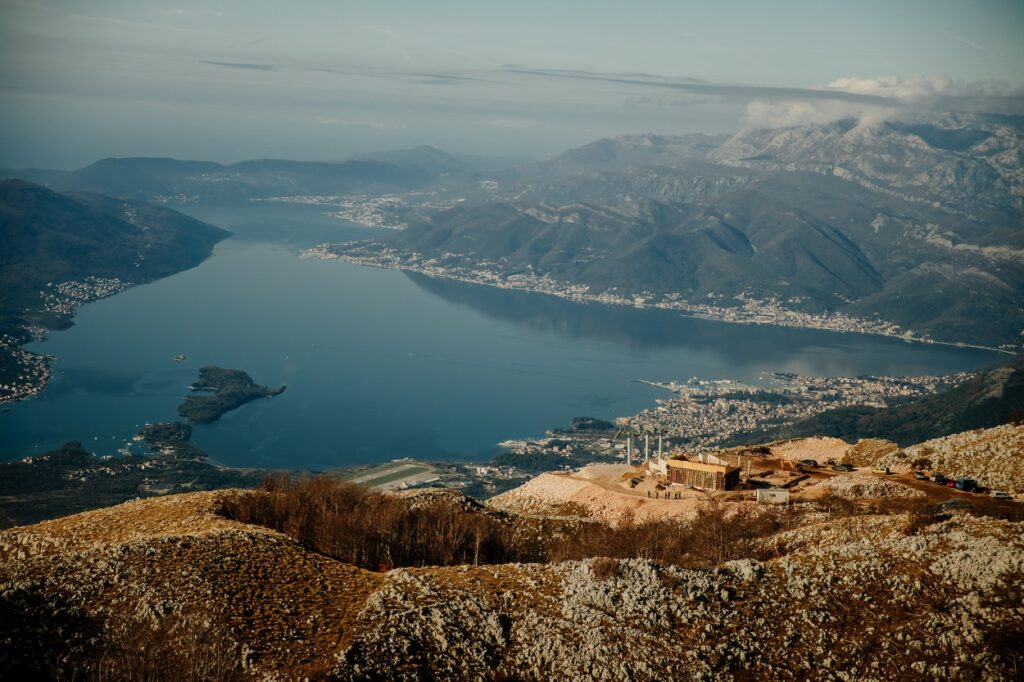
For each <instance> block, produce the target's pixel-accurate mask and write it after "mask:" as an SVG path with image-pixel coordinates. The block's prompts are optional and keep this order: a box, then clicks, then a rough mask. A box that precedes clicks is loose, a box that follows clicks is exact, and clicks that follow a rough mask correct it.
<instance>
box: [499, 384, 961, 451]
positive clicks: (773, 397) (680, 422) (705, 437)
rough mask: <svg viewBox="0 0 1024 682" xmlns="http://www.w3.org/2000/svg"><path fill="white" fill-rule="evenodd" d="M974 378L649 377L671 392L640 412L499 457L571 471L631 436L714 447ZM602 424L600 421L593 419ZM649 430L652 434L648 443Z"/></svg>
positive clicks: (671, 446) (668, 445) (513, 447)
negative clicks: (750, 380) (830, 412)
mask: <svg viewBox="0 0 1024 682" xmlns="http://www.w3.org/2000/svg"><path fill="white" fill-rule="evenodd" d="M970 376H972V375H971V374H970V373H966V372H960V373H957V374H950V375H945V376H941V377H939V376H918V377H885V376H882V377H818V376H801V375H797V374H791V373H781V372H771V373H768V374H766V375H764V376H763V377H762V381H761V382H760V383H759V384H757V385H754V384H746V383H742V382H738V381H733V380H729V379H723V380H708V379H700V378H697V377H694V378H692V379H689V380H687V381H681V382H676V381H668V382H657V381H644V382H643V383H646V384H649V385H650V386H652V387H655V388H659V389H663V390H665V391H668V392H669V393H670V397H668V398H661V399H656V400H655V403H656V405H655V406H654V407H651V408H648V409H646V410H643V411H641V412H640V413H638V414H635V415H632V416H628V417H620V418H618V419H617V420H616V422H615V423H614V424H612V423H608V422H604V423H601V427H600V428H593V429H591V428H588V429H580V428H569V429H558V430H552V431H549V432H547V433H546V434H545V435H544V436H543V437H539V438H527V439H512V440H507V441H503V442H501V443H499V444H498V445H499V447H501V448H502V449H504V450H505V452H506V454H505V455H499V456H498V457H497V458H496V460H495V461H496V462H500V463H501V464H503V465H511V466H515V465H518V466H519V467H521V468H524V469H526V470H533V469H537V470H544V469H547V470H559V469H562V470H565V469H571V468H576V467H579V466H581V465H583V464H589V463H594V462H616V461H625V458H626V448H627V445H626V440H627V437H628V435H629V434H631V433H632V434H639V435H638V436H634V438H633V441H634V442H633V447H634V448H635V450H634V457H643V456H644V449H645V448H646V449H648V451H649V452H650V453H652V454H653V453H654V452H655V450H656V448H657V441H658V438H657V435H658V434H660V435H661V436H662V440H663V443H662V445H663V448H664V449H665V451H671V452H672V453H674V454H678V453H687V454H695V453H703V452H714V451H716V450H719V449H721V448H722V447H723V446H725V445H726V444H727V443H729V442H730V439H732V438H734V437H736V436H739V435H742V434H747V433H752V432H756V431H760V430H764V429H767V428H771V427H777V426H785V425H788V424H791V423H793V422H796V421H798V420H800V419H805V418H807V417H811V416H814V415H816V414H820V413H822V412H824V411H826V410H832V409H836V408H840V407H849V406H852V405H867V406H876V407H885V406H892V405H896V404H899V403H902V402H906V401H909V400H913V399H915V398H919V397H922V396H925V395H930V394H934V393H936V392H939V391H943V390H946V389H948V388H950V387H952V386H954V385H956V384H959V383H961V382H963V381H965V380H966V379H968V378H970ZM592 421H596V420H592ZM643 434H649V435H648V438H647V439H646V440H645V438H644V435H643Z"/></svg>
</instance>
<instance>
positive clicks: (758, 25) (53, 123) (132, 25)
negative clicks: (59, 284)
mask: <svg viewBox="0 0 1024 682" xmlns="http://www.w3.org/2000/svg"><path fill="white" fill-rule="evenodd" d="M1022 35H1024V1H1022V0H975V1H971V2H966V1H965V2H951V1H949V0H929V1H922V0H907V1H903V2H900V1H898V0H888V1H887V2H875V1H874V0H861V1H860V2H832V1H829V0H817V1H813V2H812V1H804V0H773V1H772V2H752V1H751V2H732V1H728V0H723V1H720V2H714V3H706V2H701V3H697V2H685V1H682V0H675V1H671V2H643V1H642V0H636V1H634V2H629V3H626V2H622V1H621V0H588V1H580V2H575V1H573V2H569V1H563V0H546V1H543V2H540V1H535V0H516V1H515V2H486V1H483V0H477V1H476V2H463V1H461V0H438V1H427V0H418V1H416V2H396V1H392V0H376V1H374V2H353V1H349V0H333V1H330V0H295V1H294V2H282V1H281V0H269V1H267V0H246V1H244V2H243V1H238V2H216V1H213V0H208V1H206V2H175V1H174V0H170V1H169V2H154V1H153V0H131V1H121V0H96V1H89V2H86V1H84V0H80V1H78V2H70V1H59V0H36V1H30V0H0V125H2V130H3V135H2V136H0V167H9V168H10V167H47V168H65V169H71V168H77V167H81V166H84V165H86V164H88V163H91V162H92V161H95V160H96V159H99V158H103V157H108V156H171V157H176V158H191V159H204V160H214V161H221V162H233V161H238V160H242V159H250V158H270V157H273V158H289V159H310V160H340V159H344V158H346V157H348V156H350V155H352V154H358V153H365V152H370V151H379V150H387V149H397V148H405V147H413V146H418V145H423V144H429V145H433V146H436V147H439V148H441V149H444V150H446V151H450V152H454V153H459V154H473V155H481V156H506V157H543V156H550V155H553V154H555V153H557V152H559V151H562V150H564V149H567V148H570V147H573V146H578V145H580V144H584V143H587V142H589V141H592V140H595V139H598V138H601V137H607V136H612V135H620V134H627V133H640V132H655V133H662V134H684V133H691V132H706V133H721V132H732V131H735V130H738V129H740V128H742V127H744V126H768V127H780V126H784V125H793V124H799V123H823V122H827V121H829V120H836V119H838V118H842V117H847V116H856V117H858V118H860V119H862V120H865V121H871V120H883V119H886V118H892V117H896V116H903V117H908V116H911V115H920V114H923V113H946V112H950V111H954V112H955V111H972V110H979V109H980V110H985V111H994V112H999V113H1007V114H1024V89H1022V86H1024V40H1022V39H1021V36H1022Z"/></svg>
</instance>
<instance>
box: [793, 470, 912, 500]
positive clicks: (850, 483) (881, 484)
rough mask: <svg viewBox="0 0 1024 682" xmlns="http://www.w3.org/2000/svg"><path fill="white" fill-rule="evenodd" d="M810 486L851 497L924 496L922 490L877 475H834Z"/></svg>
mask: <svg viewBox="0 0 1024 682" xmlns="http://www.w3.org/2000/svg"><path fill="white" fill-rule="evenodd" d="M810 488H817V489H823V490H827V491H829V492H831V493H832V494H834V495H839V496H840V497H848V498H850V499H877V498H885V497H924V493H922V492H921V491H920V490H914V489H913V488H908V487H907V486H905V485H900V484H899V483H895V482H893V481H887V480H885V479H884V478H876V477H875V476H866V475H865V476H833V477H832V478H828V479H825V480H824V481H822V482H821V483H815V484H814V485H813V486H810Z"/></svg>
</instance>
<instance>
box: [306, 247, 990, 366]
mask: <svg viewBox="0 0 1024 682" xmlns="http://www.w3.org/2000/svg"><path fill="white" fill-rule="evenodd" d="M301 256H302V257H303V258H319V259H324V260H342V261H346V262H349V263H354V264H357V265H364V266H370V267H376V268H383V269H388V270H409V271H412V272H418V273H421V274H424V275H427V276H428V277H436V278H439V279H451V280H457V281H460V282H466V283H468V284H482V285H485V286H490V287H496V288H500V289H512V290H517V291H529V292H534V293H541V294H547V295H549V296H557V297H559V298H564V299H567V300H570V301H575V302H589V303H603V304H606V305H626V306H633V307H637V308H661V309H665V310H675V311H679V312H681V313H684V314H687V315H690V316H693V317H697V318H702V319H708V320H717V321H721V322H730V323H734V324H755V325H760V324H765V325H775V326H779V327H796V328H803V329H820V330H826V331H834V332H845V333H856V334H873V335H878V336H887V337H893V338H899V339H903V340H905V341H913V342H919V343H929V344H942V345H953V346H957V347H965V348H983V349H985V350H994V351H999V352H1009V351H1007V350H1006V349H1003V348H991V347H986V346H976V345H971V344H966V343H947V342H941V341H936V340H934V339H932V338H931V337H930V336H929V335H928V334H926V333H919V332H913V331H909V330H906V329H903V328H902V327H900V326H899V325H897V324H895V323H893V322H889V321H886V320H882V319H877V318H876V319H866V318H858V317H853V316H850V315H846V314H844V313H839V312H822V313H812V312H805V311H800V310H796V309H795V308H794V305H795V304H798V303H799V300H798V299H796V298H793V299H789V300H786V301H782V300H779V299H777V298H773V297H757V296H754V295H753V294H752V293H750V292H741V293H739V294H737V295H736V296H734V297H732V299H731V300H729V301H727V300H726V298H725V297H724V296H721V295H719V296H717V297H710V298H709V302H698V301H690V300H687V299H685V298H684V297H683V295H682V294H680V293H676V292H670V293H666V294H661V295H656V294H653V293H651V292H649V291H641V292H636V293H624V292H620V291H618V290H616V289H615V288H612V289H608V290H606V291H602V292H597V293H595V292H594V291H592V290H591V288H590V287H589V286H587V285H583V284H570V283H566V282H560V281H558V280H556V279H554V278H552V277H551V276H550V275H548V274H546V273H539V272H536V271H535V270H533V269H532V267H530V266H527V269H526V271H525V272H524V271H519V272H515V273H507V272H504V270H503V268H502V267H501V266H500V264H498V263H494V262H492V261H488V260H474V259H473V258H472V257H471V256H469V255H467V254H461V253H451V252H446V253H444V254H442V255H441V256H440V257H437V258H433V257H431V258H427V257H424V256H423V255H421V254H419V253H416V252H414V251H408V250H403V249H396V248H394V247H391V246H387V245H383V244H379V243H368V242H362V241H348V242H340V243H333V244H320V245H319V246H316V247H313V248H311V249H306V250H304V251H302V252H301ZM711 301H713V302H711Z"/></svg>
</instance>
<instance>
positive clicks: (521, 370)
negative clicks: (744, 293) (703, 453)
mask: <svg viewBox="0 0 1024 682" xmlns="http://www.w3.org/2000/svg"><path fill="white" fill-rule="evenodd" d="M187 212H189V213H191V214H193V215H195V216H196V217H199V218H201V219H204V220H207V221H208V222H211V223H214V224H217V225H221V226H223V227H226V228H227V229H229V230H231V231H232V232H234V233H235V236H234V237H232V238H230V239H228V240H226V241H224V242H222V243H220V244H219V245H218V246H217V249H216V251H215V253H214V255H213V257H212V258H210V259H208V260H207V261H206V262H204V263H203V264H201V265H200V266H198V267H196V268H193V269H191V270H188V271H185V272H182V273H179V274H177V275H174V276H172V277H168V278H166V279H163V280H160V281H157V282H154V283H152V284H148V285H145V286H140V287H135V288H132V289H130V290H128V291H125V292H122V293H120V294H118V295H116V296H114V297H111V298H109V299H105V300H102V301H98V302H95V303H92V304H89V305H87V306H84V307H83V308H81V309H80V310H79V312H78V315H77V316H76V318H75V326H74V327H72V328H71V329H69V330H67V331H62V332H56V333H53V334H51V335H50V337H49V339H48V340H47V341H45V342H43V343H38V344H33V346H31V349H32V350H36V351H39V352H44V353H48V354H50V355H54V356H56V357H57V360H56V362H55V364H54V380H53V381H52V382H51V384H50V385H49V386H48V387H47V388H46V389H45V390H44V391H43V392H42V393H41V394H40V395H39V396H38V397H37V398H35V399H32V400H29V401H24V402H21V403H17V404H15V405H13V406H11V410H10V412H7V413H3V414H0V457H2V458H13V457H21V456H26V455H30V454H35V453H40V452H45V451H46V450H49V449H52V448H54V447H56V446H59V445H60V444H62V443H64V442H67V441H70V440H77V441H81V442H82V443H83V444H84V445H85V447H86V448H87V449H91V450H93V451H95V452H97V453H100V454H108V453H113V452H114V451H115V450H116V449H117V448H118V447H120V446H121V445H123V444H124V443H126V442H127V441H128V440H130V438H131V436H132V435H133V434H134V433H135V432H137V431H138V429H139V428H140V427H141V426H142V425H143V424H144V423H146V422H153V421H161V420H175V419H176V418H177V415H176V411H175V410H176V407H177V405H178V404H179V403H180V401H181V399H182V397H183V395H184V394H185V392H186V386H187V385H188V384H189V383H190V382H192V381H193V380H194V379H195V377H196V372H197V370H198V368H199V367H201V366H203V365H207V364H215V365H220V366H222V367H231V368H237V369H242V370H245V371H246V372H248V373H249V374H250V375H251V376H252V377H253V379H254V380H255V381H257V382H258V383H261V384H264V385H272V386H277V385H280V384H285V385H287V386H288V390H287V391H286V392H285V393H283V394H282V395H280V396H277V397H274V398H270V399H266V400H258V401H254V402H252V403H248V404H246V405H244V406H242V407H241V408H239V409H237V410H235V411H233V412H230V413H228V414H226V415H225V416H224V417H222V418H221V419H220V420H219V421H218V422H215V423H213V424H209V425H199V426H196V428H195V433H194V436H193V441H194V442H195V443H196V444H197V445H199V446H201V447H202V448H204V449H205V450H207V451H208V452H209V453H210V454H211V456H212V458H213V459H214V460H215V461H216V462H219V463H223V464H227V465H232V466H253V467H257V466H258V467H277V468H308V469H326V468H330V467H335V466H346V465H351V464H358V463H367V462H377V461H386V460H390V459H394V458H396V457H405V456H411V457H431V458H441V457H446V458H460V459H465V458H476V457H485V456H487V455H489V454H491V453H493V452H494V451H495V444H496V443H497V442H499V441H501V440H504V439H506V438H518V437H529V436H539V435H542V434H543V432H544V431H545V430H546V429H548V428H551V427H555V426H560V425H565V424H567V423H568V422H569V420H571V419H572V417H574V416H580V415H592V416H596V417H601V418H607V419H610V418H613V417H615V416H620V415H625V414H631V413H634V412H636V411H638V410H640V409H643V408H644V407H648V406H650V405H652V404H653V402H654V399H655V398H657V397H661V396H662V395H663V393H662V392H660V391H659V390H657V389H653V388H651V387H649V386H646V385H643V384H639V383H637V382H636V380H638V379H650V380H673V379H675V380H680V379H688V378H690V377H693V376H699V377H703V378H709V379H720V378H732V379H738V380H747V381H752V380H756V379H757V378H758V376H759V375H760V374H761V373H763V372H766V371H773V370H778V371H792V372H799V373H804V374H828V375H858V374H939V373H947V372H952V371H959V370H967V369H974V368H978V367H983V366H986V365H989V364H992V363H994V362H996V361H998V360H999V357H998V356H996V355H995V354H992V353H987V352H982V351H976V350H968V349H955V348H948V347H941V346H924V345H918V344H907V343H904V342H902V341H897V340H892V339H884V338H879V337H871V336H863V335H852V334H835V333H828V332H819V331H811V330H796V329H781V328H775V327H769V326H749V325H730V324H724V323H718V322H711V321H703V320H694V319H691V318H687V317H684V316H682V315H680V314H678V313H672V312H668V311H660V310H637V309H632V308H624V307H609V306H602V305H581V304H574V303H569V302H566V301H562V300H560V299H556V298H553V297H549V296H543V295H537V294H527V293H523V292H511V291H505V290H499V289H493V288H488V287H480V286H474V285H467V284H462V283H458V282H450V281H444V280H435V279H430V278H427V277H423V276H420V275H415V274H407V273H402V272H396V271H384V270H377V269H373V268H364V267H359V266H355V265H351V264H347V263H341V262H334V261H320V260H306V259H300V258H299V257H298V251H299V249H301V248H303V247H305V246H311V245H313V244H316V243H319V242H322V241H338V240H344V239H356V238H365V237H367V236H369V235H372V234H373V233H374V232H373V231H372V230H369V229H366V228H361V227H359V226H355V225H352V224H348V223H344V222H342V221H338V220H335V219H333V218H329V217H327V216H325V215H323V214H322V212H320V211H317V210H315V209H312V208H308V207H295V206H279V205H256V206H252V207H241V208H239V207H231V208H223V207H204V208H192V209H187ZM178 353H183V354H185V355H187V356H188V360H187V361H186V362H180V363H179V362H175V361H174V359H173V357H174V355H176V354H178Z"/></svg>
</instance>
